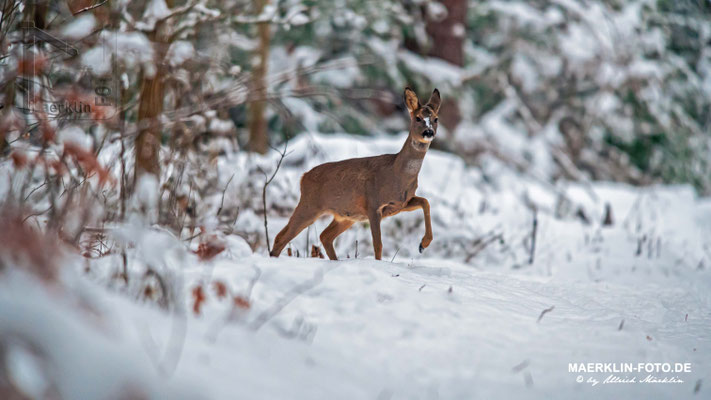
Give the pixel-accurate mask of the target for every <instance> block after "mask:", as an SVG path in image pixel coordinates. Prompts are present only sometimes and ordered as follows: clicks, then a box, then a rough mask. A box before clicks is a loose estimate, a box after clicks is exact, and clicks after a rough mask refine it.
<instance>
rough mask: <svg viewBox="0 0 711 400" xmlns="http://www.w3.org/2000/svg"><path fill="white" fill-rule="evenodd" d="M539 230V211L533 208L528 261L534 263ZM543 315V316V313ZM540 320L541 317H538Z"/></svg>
mask: <svg viewBox="0 0 711 400" xmlns="http://www.w3.org/2000/svg"><path fill="white" fill-rule="evenodd" d="M537 231H538V211H537V210H536V209H535V208H534V209H533V227H532V228H531V253H530V255H529V257H528V263H529V264H533V258H534V256H535V254H536V233H537ZM541 316H543V315H542V314H541ZM538 320H539V321H540V318H539V319H538Z"/></svg>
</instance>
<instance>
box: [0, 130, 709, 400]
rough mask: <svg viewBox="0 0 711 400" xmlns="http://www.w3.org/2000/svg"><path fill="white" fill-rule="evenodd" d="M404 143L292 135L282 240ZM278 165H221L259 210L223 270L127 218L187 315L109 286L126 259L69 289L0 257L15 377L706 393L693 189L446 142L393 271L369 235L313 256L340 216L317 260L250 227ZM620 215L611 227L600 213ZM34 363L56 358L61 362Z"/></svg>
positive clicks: (273, 224)
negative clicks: (319, 190)
mask: <svg viewBox="0 0 711 400" xmlns="http://www.w3.org/2000/svg"><path fill="white" fill-rule="evenodd" d="M402 140H403V137H396V138H392V137H381V138H377V139H368V138H361V139H358V138H353V137H348V136H321V135H302V136H300V137H299V138H297V139H296V140H294V141H293V142H292V143H290V144H289V149H291V150H292V153H290V154H289V156H288V157H287V158H286V159H285V161H284V165H283V167H282V170H280V171H279V173H278V175H277V178H276V179H275V181H274V182H273V183H272V185H270V186H269V192H268V198H269V209H270V210H273V211H271V212H270V219H269V232H270V238H271V240H273V237H274V235H275V234H276V232H278V230H279V229H281V228H282V227H283V225H284V223H285V222H286V218H288V211H289V208H290V207H293V206H294V204H295V203H296V200H297V199H298V182H299V176H300V175H301V174H302V173H303V172H305V171H307V170H308V169H309V168H310V167H311V166H313V165H316V164H319V163H321V162H323V161H326V160H331V159H342V158H346V157H351V156H366V155H372V154H379V153H384V152H394V151H397V150H399V148H400V146H401V143H402ZM274 161H275V160H274V157H273V156H267V157H264V158H259V159H255V158H253V157H248V156H246V155H244V154H241V153H236V154H232V155H230V156H228V157H221V158H219V159H218V171H219V172H220V176H219V180H220V182H222V183H223V184H225V185H226V184H227V182H228V180H229V179H230V176H231V175H232V174H233V173H235V171H236V172H237V173H236V174H235V176H234V178H233V181H232V182H231V183H230V185H229V186H228V190H227V191H226V196H225V207H230V206H237V205H239V204H244V202H245V201H250V199H252V200H251V201H253V202H254V207H250V208H246V209H243V210H242V211H240V214H239V216H238V218H237V221H236V223H235V227H236V230H237V231H239V232H241V236H237V235H235V234H232V235H228V236H224V237H220V240H224V243H225V244H226V246H227V249H226V250H225V251H224V252H222V253H220V254H219V255H217V256H216V257H215V258H214V259H212V260H211V261H201V260H200V259H199V258H198V256H197V255H195V254H194V253H192V252H191V251H188V249H186V248H185V246H184V243H185V242H184V241H180V240H178V239H176V238H174V237H173V236H172V235H170V234H169V233H166V232H165V231H163V230H161V229H156V228H143V229H142V230H141V229H137V228H136V227H135V226H134V227H130V228H121V229H117V232H118V234H117V237H120V238H122V239H121V240H125V241H128V242H132V243H133V247H132V248H131V251H130V259H131V260H133V261H134V262H133V263H132V264H131V268H132V269H133V270H134V271H133V272H135V274H134V275H131V276H132V277H133V276H138V274H139V273H142V271H144V265H146V264H149V265H151V266H152V267H153V268H155V269H156V270H158V272H160V273H161V274H163V279H164V280H165V282H167V284H168V287H170V288H173V289H172V291H173V293H172V294H171V298H172V299H177V301H178V304H176V305H175V306H173V307H171V309H172V311H171V312H168V313H166V312H164V311H161V310H159V309H158V307H157V306H155V305H152V303H150V302H147V301H142V300H136V299H135V297H137V296H136V295H135V293H136V290H133V291H132V290H131V288H130V287H124V286H122V285H121V284H118V283H116V279H113V280H112V279H111V274H113V273H114V272H115V267H116V266H117V265H120V255H115V256H106V257H103V258H101V259H99V260H92V261H85V260H83V259H81V258H80V257H79V256H68V257H67V258H66V261H64V264H66V265H68V266H70V267H69V268H65V269H64V272H63V273H62V275H61V276H62V278H61V281H62V283H63V284H62V285H61V287H62V288H63V289H58V288H57V287H55V286H50V285H37V284H36V282H34V281H33V278H28V277H27V276H26V274H24V273H22V272H18V271H16V270H12V269H8V270H7V271H3V269H2V268H0V335H1V336H5V337H9V336H12V335H16V336H17V339H16V340H15V341H14V342H13V343H19V344H20V345H18V346H16V347H13V348H11V349H10V350H5V353H6V357H5V358H6V360H10V361H6V367H8V370H9V371H10V374H9V375H10V376H11V377H13V380H14V382H15V383H16V384H17V386H19V387H22V388H26V390H27V392H28V393H30V397H33V396H32V395H31V394H32V393H37V391H38V390H40V389H38V388H42V382H45V381H47V380H49V379H50V378H47V376H59V377H60V379H59V381H60V383H61V385H60V386H59V387H58V388H56V390H57V391H58V392H59V393H61V394H62V395H63V396H62V397H63V398H72V399H75V398H76V399H79V398H102V397H104V398H105V397H110V396H113V395H115V394H116V393H117V391H120V392H124V393H125V391H126V390H128V389H130V390H132V391H133V393H136V395H135V396H139V394H141V395H144V396H145V397H149V398H191V399H192V398H201V397H202V398H209V399H212V398H216V399H230V398H249V399H321V398H337V399H478V398H482V399H487V398H493V397H497V398H498V397H504V398H560V399H569V398H705V397H708V393H709V389H710V387H711V380H710V379H709V375H710V373H711V357H709V354H710V353H711V337H709V334H710V333H711V273H709V269H710V268H711V247H709V246H711V240H710V239H708V238H709V237H711V236H710V235H709V233H711V200H709V199H704V198H697V197H696V196H695V195H694V193H693V191H692V190H691V189H690V188H688V187H684V186H659V187H650V188H635V187H630V186H626V185H621V184H610V183H591V184H560V185H556V186H555V187H553V186H550V185H548V184H546V183H544V181H543V180H539V179H534V178H532V177H531V176H535V174H533V175H531V176H529V175H522V174H520V173H518V172H515V171H513V170H512V169H509V168H508V167H507V166H505V165H503V164H501V163H499V162H497V161H496V160H485V161H484V162H483V164H482V165H481V166H480V167H470V166H466V165H465V164H464V162H463V161H462V160H461V159H459V158H457V157H455V156H452V155H448V154H444V153H440V152H436V151H433V150H431V151H430V153H429V154H428V155H427V157H426V160H425V163H424V165H423V168H422V172H421V174H420V188H419V190H418V194H419V195H421V196H425V197H427V198H428V199H429V201H430V203H431V205H432V215H433V216H432V219H433V226H434V236H435V238H434V241H433V243H432V246H431V247H430V248H429V249H427V250H426V251H425V253H424V254H422V255H420V254H419V253H418V252H417V245H418V243H419V239H420V238H421V236H422V235H423V233H424V226H423V225H422V216H421V213H419V212H412V213H406V214H400V215H397V216H395V217H392V218H390V219H388V220H386V221H385V222H384V224H383V233H384V237H383V239H384V241H383V243H384V256H383V259H384V260H383V261H376V260H374V259H373V257H372V247H371V245H370V241H369V230H368V229H367V227H366V226H363V225H360V226H359V225H356V226H354V227H353V228H352V229H351V230H350V231H348V232H346V233H345V234H343V235H342V236H341V237H339V238H338V239H337V240H336V245H337V246H336V250H337V252H338V254H339V256H340V257H341V258H342V260H340V261H328V260H321V259H312V258H303V255H304V251H305V249H306V246H305V244H306V241H307V240H309V242H310V243H311V244H313V243H318V241H317V238H318V234H319V233H320V231H321V230H322V229H323V228H325V226H326V225H327V224H328V222H329V221H328V220H327V219H324V220H320V221H318V222H317V223H316V224H315V226H314V227H313V228H312V229H310V230H309V231H305V232H304V233H302V235H300V236H299V237H297V238H296V239H295V240H294V241H293V242H292V245H293V246H292V247H293V249H294V253H295V250H297V249H298V250H300V253H301V255H302V258H296V257H287V256H286V252H284V254H282V257H281V258H278V259H271V258H268V257H266V248H265V246H264V243H263V242H260V241H259V240H258V239H255V241H254V242H252V241H251V239H250V238H251V237H253V236H255V235H257V233H260V234H262V235H263V231H262V229H263V226H261V224H262V223H263V222H262V219H261V218H262V217H261V215H257V214H256V213H255V212H254V211H253V210H252V209H254V210H258V205H259V204H261V198H254V193H253V192H252V191H251V190H253V189H254V188H256V189H258V190H261V186H260V185H259V184H258V183H259V182H261V179H262V175H261V174H256V173H254V174H253V173H250V171H254V168H255V166H257V165H260V166H262V167H263V169H269V168H273V166H274V164H275V162H274ZM254 182H256V183H257V184H255V183H254ZM220 197H221V196H219V195H216V196H215V197H214V198H210V199H207V203H209V205H210V207H213V208H214V207H215V205H216V204H219V202H220V200H221V199H220ZM606 206H609V208H610V209H611V210H612V224H611V225H603V224H602V221H603V219H604V216H605V207H606ZM208 208H209V207H208ZM533 209H536V210H537V213H536V215H537V231H536V245H535V253H534V258H533V262H532V263H529V258H530V247H531V235H532V220H533V211H532V210H533ZM280 210H281V211H280ZM584 220H587V221H588V222H587V223H586V222H584ZM205 225H207V226H210V224H209V221H207V222H206V223H205ZM250 232H253V233H254V235H251V234H250ZM242 237H246V238H247V242H250V244H249V245H248V244H247V242H246V241H245V239H243V238H242ZM492 238H494V239H492ZM262 240H263V239H262ZM356 240H358V258H357V259H356V258H355V248H356V247H355V246H356V245H355V243H356ZM477 240H478V241H477ZM196 245H197V243H193V249H194V248H195V246H196ZM250 245H251V246H252V247H255V248H256V251H254V252H253V251H252V249H251V247H250ZM4 262H5V263H6V264H7V265H10V264H8V263H9V262H17V260H11V261H7V260H4ZM3 274H4V276H3ZM133 289H135V288H133ZM225 289H226V290H225ZM138 292H139V293H140V290H139V291H138ZM132 293H133V294H132ZM196 302H197V303H198V304H197V305H196ZM77 304H80V305H82V306H81V307H77ZM23 343H31V344H32V346H29V345H22V344H23ZM37 347H39V348H37ZM2 350H3V349H1V348H0V354H2V353H3V352H2ZM8 354H9V355H8ZM36 354H40V355H43V356H42V357H45V358H47V359H49V360H51V362H50V368H49V370H43V369H42V367H40V366H39V365H40V363H37V362H35V361H33V360H34V357H37V355H36ZM595 362H603V363H633V364H634V365H635V366H637V364H638V363H672V364H674V363H690V368H691V372H681V373H675V372H661V371H660V372H656V373H652V375H654V376H656V377H657V378H659V379H663V378H665V377H666V378H676V379H678V380H681V381H683V382H679V383H640V382H637V383H607V384H604V383H603V380H604V379H605V378H606V377H608V375H610V373H602V372H598V373H594V372H592V373H588V372H586V373H576V372H569V364H571V363H575V364H579V363H595ZM615 375H618V376H620V377H621V378H632V377H633V376H635V377H637V378H636V379H637V381H639V380H641V379H642V378H645V377H646V376H647V375H649V374H648V373H646V372H639V373H637V372H632V373H617V374H615ZM579 376H582V378H583V379H584V381H585V382H583V383H578V382H577V380H578V377H579ZM590 378H594V379H597V380H599V381H600V383H599V384H597V385H594V386H593V385H592V384H591V383H588V379H590ZM127 388H128V389H127ZM45 389H46V388H45ZM33 390H34V392H33Z"/></svg>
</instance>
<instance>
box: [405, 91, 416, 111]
mask: <svg viewBox="0 0 711 400" xmlns="http://www.w3.org/2000/svg"><path fill="white" fill-rule="evenodd" d="M405 106H406V107H407V109H408V110H409V111H410V112H414V111H415V110H417V109H418V108H420V100H418V99H417V94H415V92H414V91H413V90H412V89H410V88H409V87H406V88H405Z"/></svg>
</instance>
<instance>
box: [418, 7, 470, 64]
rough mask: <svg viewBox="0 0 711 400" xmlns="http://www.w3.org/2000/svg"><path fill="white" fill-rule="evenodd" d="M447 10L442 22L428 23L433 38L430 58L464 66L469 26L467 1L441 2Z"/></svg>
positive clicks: (428, 31)
mask: <svg viewBox="0 0 711 400" xmlns="http://www.w3.org/2000/svg"><path fill="white" fill-rule="evenodd" d="M439 2H440V3H442V4H443V5H444V6H445V7H446V8H447V16H446V17H445V18H444V19H443V20H441V21H428V22H427V33H428V34H429V35H430V37H431V38H432V46H431V47H430V56H433V57H438V58H441V59H443V60H445V61H449V62H450V63H452V64H454V65H458V66H460V67H461V66H463V65H464V37H465V36H466V26H467V0H439Z"/></svg>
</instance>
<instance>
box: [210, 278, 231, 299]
mask: <svg viewBox="0 0 711 400" xmlns="http://www.w3.org/2000/svg"><path fill="white" fill-rule="evenodd" d="M212 286H213V287H214V288H215V292H216V293H217V298H218V299H224V298H225V297H227V291H228V289H227V285H225V283H224V282H222V281H215V282H213V283H212Z"/></svg>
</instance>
